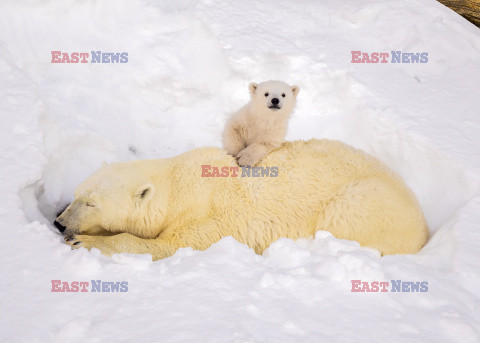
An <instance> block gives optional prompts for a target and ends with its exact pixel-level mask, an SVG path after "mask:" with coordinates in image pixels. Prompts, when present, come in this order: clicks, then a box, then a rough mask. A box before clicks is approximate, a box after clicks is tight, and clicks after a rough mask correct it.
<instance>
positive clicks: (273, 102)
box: [272, 98, 280, 105]
mask: <svg viewBox="0 0 480 343" xmlns="http://www.w3.org/2000/svg"><path fill="white" fill-rule="evenodd" d="M279 102H280V100H278V99H277V98H273V99H272V104H273V105H278V103H279Z"/></svg>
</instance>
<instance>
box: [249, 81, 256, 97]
mask: <svg viewBox="0 0 480 343" xmlns="http://www.w3.org/2000/svg"><path fill="white" fill-rule="evenodd" d="M257 87H258V84H256V83H255V82H251V83H250V84H249V85H248V90H249V91H250V94H252V95H253V94H255V91H256V90H257Z"/></svg>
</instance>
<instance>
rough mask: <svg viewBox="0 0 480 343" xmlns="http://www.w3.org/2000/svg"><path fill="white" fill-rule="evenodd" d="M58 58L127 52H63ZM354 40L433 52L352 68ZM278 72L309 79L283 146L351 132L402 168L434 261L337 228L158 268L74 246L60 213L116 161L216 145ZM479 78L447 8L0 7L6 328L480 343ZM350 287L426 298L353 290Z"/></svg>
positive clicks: (468, 39) (474, 52)
mask: <svg viewBox="0 0 480 343" xmlns="http://www.w3.org/2000/svg"><path fill="white" fill-rule="evenodd" d="M53 50H61V51H62V52H90V51H92V50H94V51H97V50H100V51H102V52H128V63H123V64H120V63H115V64H92V63H87V64H81V63H79V64H67V63H65V64H56V63H51V51H53ZM353 50H360V51H365V52H390V51H392V50H394V51H402V52H413V53H416V52H428V63H424V64H403V63H401V64H393V63H387V64H381V63H378V64H356V63H351V51H353ZM270 79H278V80H283V81H285V82H287V83H289V84H297V85H299V86H300V94H299V97H298V104H297V108H296V111H295V115H294V117H293V118H292V119H291V122H290V126H289V132H288V137H287V139H289V140H293V139H309V138H312V137H315V138H333V139H340V140H342V141H345V142H347V143H349V144H351V145H353V146H355V147H357V148H360V149H363V150H365V151H367V152H369V153H371V154H372V155H374V156H376V157H377V158H379V159H381V160H382V161H384V162H385V163H386V164H387V165H389V166H390V167H391V168H392V169H393V170H395V171H396V172H397V173H399V174H400V175H401V176H402V177H403V178H404V179H405V181H406V182H407V183H408V185H409V186H410V187H411V188H412V189H413V191H414V192H415V193H416V195H417V197H418V199H419V201H420V203H421V205H422V207H423V209H424V212H425V215H426V218H427V221H428V223H429V227H430V231H431V234H432V236H431V238H430V240H429V242H428V243H427V245H426V246H425V247H424V248H423V249H422V250H421V251H420V252H419V253H418V254H416V255H404V256H386V257H380V256H379V254H378V252H377V251H375V250H373V249H367V248H362V247H360V246H359V245H358V244H357V243H356V242H350V241H344V240H339V239H336V238H334V237H333V236H331V235H330V234H329V233H327V232H322V231H319V232H318V233H317V235H316V236H315V237H314V238H313V237H312V239H303V240H299V241H292V240H288V239H280V240H278V241H277V242H275V243H273V244H272V245H271V246H270V247H269V248H268V250H267V251H266V252H265V253H264V254H263V256H259V255H256V254H255V253H254V252H253V251H252V250H251V249H249V248H248V247H247V246H245V245H242V244H240V243H238V242H236V241H235V240H233V239H232V238H231V237H226V238H224V239H222V240H221V241H220V242H218V243H217V244H215V245H213V246H212V247H211V248H209V249H207V250H206V251H193V250H192V249H188V248H187V249H181V250H179V251H178V252H177V253H176V254H175V255H174V256H173V257H171V258H168V259H165V260H161V261H156V262H152V260H151V256H150V255H129V254H119V255H115V256H113V257H111V258H109V257H105V256H102V255H100V254H99V252H98V251H97V250H94V251H87V250H85V249H79V250H74V251H72V250H70V248H69V247H68V246H67V245H65V244H64V243H63V239H62V237H61V236H60V235H59V234H58V233H57V232H56V230H55V229H54V228H53V227H52V224H51V223H52V221H53V219H54V217H55V213H56V212H57V211H58V210H60V209H61V208H62V207H63V206H64V205H65V204H67V203H68V202H69V201H71V200H72V197H73V189H74V187H75V186H76V185H77V184H78V183H80V182H81V181H82V180H84V179H85V178H86V177H87V176H88V175H89V174H91V173H92V172H93V171H95V170H96V169H97V168H98V167H99V166H100V163H101V162H102V161H118V160H122V161H125V160H134V159H145V158H162V157H170V156H174V155H177V154H179V153H182V152H184V151H187V150H190V149H192V148H196V147H201V146H217V147H220V146H221V140H220V136H221V131H222V128H223V125H224V123H225V121H226V118H227V117H228V115H229V114H230V113H232V111H235V110H236V109H238V108H239V107H240V106H242V105H243V104H244V103H245V102H246V101H248V96H249V95H248V90H247V85H248V83H249V82H250V81H256V82H261V81H265V80H270ZM479 90H480V31H479V30H478V28H476V27H475V26H473V25H472V24H470V23H469V22H467V21H465V20H464V19H463V18H462V17H460V16H458V15H457V14H455V13H454V12H452V11H450V10H449V9H447V8H446V7H443V6H442V5H441V4H439V3H438V2H436V1H434V0H423V1H413V0H399V1H379V0H378V1H375V0H361V1H359V0H346V1H336V0H326V1H307V0H305V1H276V0H269V1H257V0H243V1H219V0H218V1H217V0H199V1H183V0H181V1H159V2H158V1H153V0H152V1H150V0H142V1H141V0H130V1H127V0H122V1H118V0H104V1H91V0H85V1H73V0H62V1H59V0H57V1H33V0H32V1H28V0H27V1H16V0H4V1H2V3H1V4H0V96H1V99H0V100H1V102H0V120H1V124H0V129H1V135H0V142H1V151H0V158H1V161H0V163H1V164H0V167H1V173H0V177H1V180H0V189H1V194H2V201H1V203H0V216H1V218H2V220H1V224H0V225H1V230H0V256H1V278H0V292H1V293H0V297H1V298H0V309H1V310H0V311H1V318H2V320H1V321H0V340H1V341H2V342H36V341H39V342H40V341H41V342H45V341H58V342H75V341H79V342H80V341H81V342H113V341H135V342H372V341H373V342H376V341H392V342H479V341H480V299H479V296H478V293H479V290H480V274H479V271H480V228H479V222H480V188H479V185H480V110H479V109H480V94H479ZM292 225H294V223H292ZM51 280H62V281H88V282H90V281H91V280H102V281H127V282H128V292H122V293H121V292H114V293H103V292H101V293H93V292H85V293H82V292H78V293H56V292H51V288H52V284H51ZM351 280H363V281H391V280H402V281H407V282H408V281H412V282H420V281H427V282H428V292H413V293H412V292H408V293H407V292H400V293H397V292H396V293H393V292H384V293H382V292H378V293H355V292H351V287H352V286H351Z"/></svg>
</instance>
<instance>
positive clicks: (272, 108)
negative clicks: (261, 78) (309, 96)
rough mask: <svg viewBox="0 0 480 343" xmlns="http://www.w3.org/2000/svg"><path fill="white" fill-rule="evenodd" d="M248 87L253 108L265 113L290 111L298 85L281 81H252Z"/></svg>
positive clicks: (294, 101)
mask: <svg viewBox="0 0 480 343" xmlns="http://www.w3.org/2000/svg"><path fill="white" fill-rule="evenodd" d="M248 89H249V90H250V96H251V98H252V101H251V105H252V106H253V109H254V110H255V111H256V112H259V113H267V114H290V113H292V111H293V108H294V107H295V103H296V98H297V94H298V91H299V88H298V86H289V85H287V84H286V83H284V82H281V81H266V82H262V83H260V84H256V83H254V82H252V83H250V85H249V86H248Z"/></svg>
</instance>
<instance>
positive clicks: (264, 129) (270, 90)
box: [223, 81, 299, 167]
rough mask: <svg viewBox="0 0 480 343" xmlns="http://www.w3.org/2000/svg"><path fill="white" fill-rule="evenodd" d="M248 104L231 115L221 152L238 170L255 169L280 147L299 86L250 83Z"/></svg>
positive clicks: (224, 133)
mask: <svg viewBox="0 0 480 343" xmlns="http://www.w3.org/2000/svg"><path fill="white" fill-rule="evenodd" d="M248 89H249V90H250V97H251V101H250V102H249V103H248V104H247V105H245V106H244V107H242V108H241V109H240V110H238V111H237V112H236V113H234V114H233V115H232V117H231V118H230V119H229V121H228V122H227V125H226V126H225V130H224V132H223V148H224V149H225V150H227V152H228V153H229V154H230V155H232V156H233V157H236V158H237V161H238V164H239V165H240V166H252V167H253V166H255V165H256V164H257V163H258V162H260V160H261V159H262V158H264V157H265V156H266V155H267V154H268V153H269V152H271V151H272V150H274V149H276V148H278V147H280V145H281V144H282V143H283V142H284V139H285V135H286V133H287V125H288V119H289V118H290V115H291V114H292V112H293V108H294V107H295V103H296V98H297V94H298V91H299V88H298V86H291V87H290V86H289V85H287V84H286V83H284V82H281V81H266V82H262V83H260V84H256V83H253V82H252V83H250V85H249V86H248Z"/></svg>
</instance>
